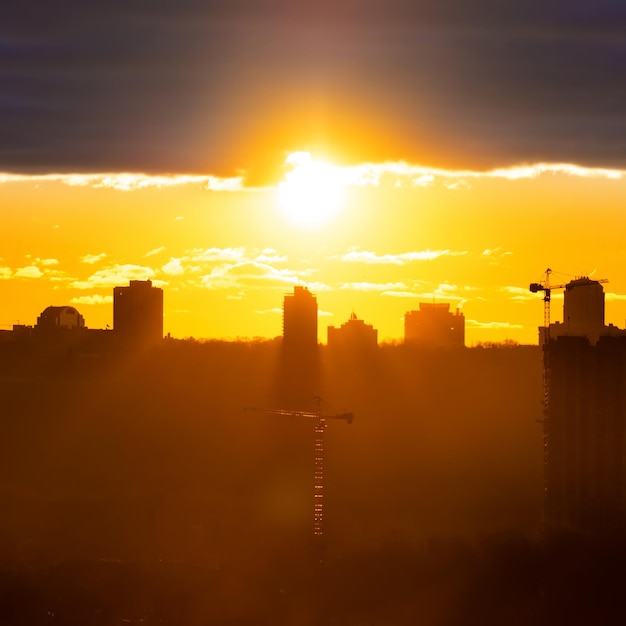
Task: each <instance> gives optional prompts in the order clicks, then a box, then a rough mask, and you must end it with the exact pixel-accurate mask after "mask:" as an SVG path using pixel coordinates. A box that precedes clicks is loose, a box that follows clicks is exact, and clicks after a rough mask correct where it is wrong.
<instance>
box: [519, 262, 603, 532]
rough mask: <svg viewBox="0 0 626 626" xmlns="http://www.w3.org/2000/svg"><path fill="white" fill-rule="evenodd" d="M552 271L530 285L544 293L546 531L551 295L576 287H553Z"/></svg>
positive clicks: (543, 358) (543, 421) (544, 493)
mask: <svg viewBox="0 0 626 626" xmlns="http://www.w3.org/2000/svg"><path fill="white" fill-rule="evenodd" d="M551 274H552V270H551V269H550V268H547V269H546V271H545V274H544V278H543V280H542V281H540V282H538V283H531V284H530V287H529V289H530V291H531V292H532V293H538V292H540V291H543V335H542V361H543V417H542V420H541V421H542V424H543V512H544V520H543V525H544V531H545V526H546V519H545V512H546V502H547V500H548V495H549V494H548V492H549V487H550V476H549V473H550V464H549V462H548V461H549V449H550V378H551V375H552V371H551V368H550V301H551V293H552V291H553V290H555V289H565V290H569V289H571V288H573V287H575V286H576V284H575V283H568V284H565V285H552V284H551V283H550V275H551ZM595 282H598V283H606V282H608V281H607V279H606V278H601V279H599V280H597V281H595Z"/></svg>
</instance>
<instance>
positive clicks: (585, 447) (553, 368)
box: [542, 277, 626, 536]
mask: <svg viewBox="0 0 626 626" xmlns="http://www.w3.org/2000/svg"><path fill="white" fill-rule="evenodd" d="M542 330H543V329H542ZM549 336H550V342H549V343H548V345H547V346H545V345H544V351H545V352H544V358H545V359H546V360H545V367H546V368H547V382H548V406H547V413H546V423H545V425H544V427H545V435H546V438H545V442H544V444H545V445H546V446H547V447H546V452H547V457H546V468H545V470H546V494H545V497H546V499H545V525H546V530H547V531H548V532H558V531H574V532H582V533H585V534H587V535H591V536H601V535H605V534H607V533H609V534H610V533H613V532H618V531H623V530H625V528H624V521H625V515H624V513H625V499H624V498H625V496H626V475H625V470H626V467H625V464H624V463H625V460H626V440H625V438H624V437H625V434H626V428H625V427H626V334H625V332H624V331H623V330H621V329H619V328H616V327H615V326H613V325H608V326H607V325H605V323H604V290H603V288H602V285H601V284H600V283H599V282H598V281H594V280H590V279H589V278H587V277H583V278H577V279H576V280H573V281H571V282H570V283H568V284H567V285H566V287H565V294H564V302H563V323H556V324H551V325H550V335H549Z"/></svg>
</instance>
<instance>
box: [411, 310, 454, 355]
mask: <svg viewBox="0 0 626 626" xmlns="http://www.w3.org/2000/svg"><path fill="white" fill-rule="evenodd" d="M404 342H405V343H407V344H413V345H416V346H420V347H424V348H462V347H463V346H465V315H463V313H461V311H460V310H459V309H458V308H457V309H456V311H455V312H454V313H453V312H451V311H450V304H448V303H432V304H431V303H426V302H420V305H419V310H418V311H408V312H407V313H405V315H404Z"/></svg>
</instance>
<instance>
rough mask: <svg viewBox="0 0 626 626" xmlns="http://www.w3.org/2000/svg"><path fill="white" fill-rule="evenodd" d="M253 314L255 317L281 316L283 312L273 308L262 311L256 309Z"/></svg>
mask: <svg viewBox="0 0 626 626" xmlns="http://www.w3.org/2000/svg"><path fill="white" fill-rule="evenodd" d="M255 313H256V314H257V315H282V314H283V310H282V309H281V308H279V307H274V308H272V309H264V310H259V309H257V310H256V311H255Z"/></svg>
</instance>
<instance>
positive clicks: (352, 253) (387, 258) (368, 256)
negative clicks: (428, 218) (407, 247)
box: [341, 248, 468, 265]
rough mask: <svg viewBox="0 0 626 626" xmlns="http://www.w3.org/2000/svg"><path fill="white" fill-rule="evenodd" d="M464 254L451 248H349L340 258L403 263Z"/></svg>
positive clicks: (356, 260) (352, 261)
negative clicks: (392, 251) (390, 250)
mask: <svg viewBox="0 0 626 626" xmlns="http://www.w3.org/2000/svg"><path fill="white" fill-rule="evenodd" d="M466 254H468V252H467V251H452V250H420V251H416V252H403V253H400V254H377V253H376V252H368V251H366V250H358V249H357V248H351V249H350V250H349V251H348V252H346V254H344V255H343V256H342V257H341V260H342V261H345V262H347V263H367V264H382V265H404V264H406V263H412V262H415V261H432V260H434V259H438V258H439V257H442V256H463V255H466Z"/></svg>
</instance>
